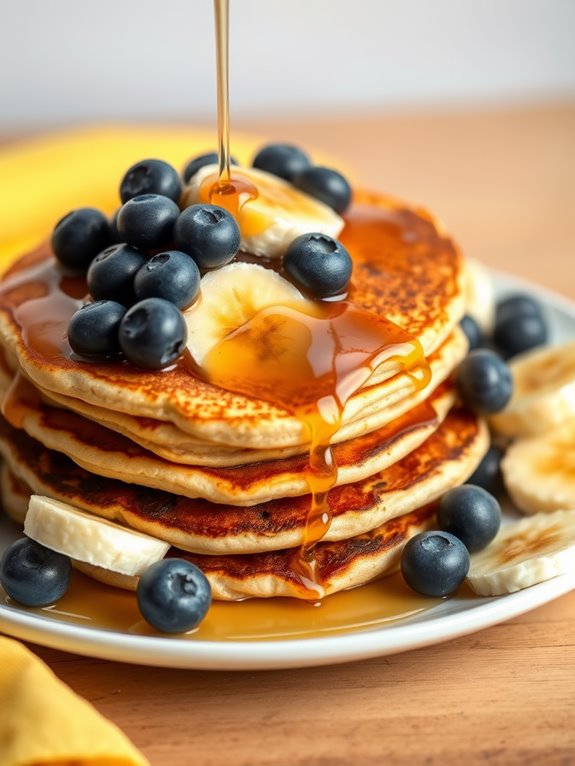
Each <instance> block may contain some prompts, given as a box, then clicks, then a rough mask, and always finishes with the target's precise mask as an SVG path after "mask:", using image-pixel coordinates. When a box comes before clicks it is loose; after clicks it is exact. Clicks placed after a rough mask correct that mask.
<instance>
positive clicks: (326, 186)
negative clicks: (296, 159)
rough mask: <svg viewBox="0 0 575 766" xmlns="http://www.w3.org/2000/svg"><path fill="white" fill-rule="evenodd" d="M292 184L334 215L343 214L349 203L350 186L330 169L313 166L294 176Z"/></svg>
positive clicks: (335, 171)
mask: <svg viewBox="0 0 575 766" xmlns="http://www.w3.org/2000/svg"><path fill="white" fill-rule="evenodd" d="M292 183H293V185H294V186H296V187H297V188H298V189H301V191H303V192H306V194H309V195H310V196H312V197H315V198H316V199H319V200H321V202H323V203H325V204H326V205H328V206H329V207H331V208H333V209H334V210H335V212H336V213H344V212H345V211H346V210H347V208H348V207H349V203H350V202H351V186H350V185H349V184H348V182H347V181H346V179H345V178H344V177H343V176H342V175H341V173H338V172H337V170H332V169H331V168H324V167H320V166H319V165H314V166H313V167H311V168H307V169H306V170H302V171H301V173H298V174H297V175H295V176H294V177H293V179H292Z"/></svg>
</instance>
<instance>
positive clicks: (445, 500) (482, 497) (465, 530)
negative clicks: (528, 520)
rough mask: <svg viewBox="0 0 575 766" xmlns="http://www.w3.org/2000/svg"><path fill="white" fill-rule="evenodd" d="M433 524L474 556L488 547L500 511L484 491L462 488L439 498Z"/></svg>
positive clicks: (497, 525) (496, 529) (496, 530)
mask: <svg viewBox="0 0 575 766" xmlns="http://www.w3.org/2000/svg"><path fill="white" fill-rule="evenodd" d="M437 523H438V524H439V527H440V529H442V530H443V531H444V532H449V533H450V534H452V535H455V537H457V538H459V539H460V540H461V542H462V543H463V545H465V547H466V548H467V550H468V551H469V552H470V553H474V552H475V551H480V550H481V549H482V548H485V546H486V545H489V543H490V542H491V541H492V540H493V538H494V537H495V535H496V534H497V532H498V531H499V527H500V526H501V508H500V506H499V503H498V502H497V500H496V499H495V498H494V497H493V495H491V494H489V492H487V490H485V489H482V488H481V487H476V486H473V485H472V484H464V485H463V486H461V487H455V488H454V489H451V490H449V492H446V493H445V495H443V497H442V498H441V500H440V502H439V507H438V509H437Z"/></svg>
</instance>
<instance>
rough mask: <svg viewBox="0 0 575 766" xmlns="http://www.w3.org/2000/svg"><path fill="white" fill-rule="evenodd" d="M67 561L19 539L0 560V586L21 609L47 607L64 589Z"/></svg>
mask: <svg viewBox="0 0 575 766" xmlns="http://www.w3.org/2000/svg"><path fill="white" fill-rule="evenodd" d="M71 569H72V567H71V564H70V559H69V558H68V557H67V556H63V555H62V554H61V553H56V551H52V550H50V549H49V548H45V547H44V546H43V545H40V544H39V543H37V542H35V541H34V540H30V539H29V538H28V537H23V538H22V539H21V540H17V541H16V542H15V543H13V544H12V545H11V546H10V547H9V548H7V550H6V551H5V552H4V555H3V556H2V560H1V561H0V584H1V585H2V587H3V588H4V590H5V591H6V593H7V594H8V595H9V596H10V598H13V599H14V601H17V602H18V603H19V604H23V605H24V606H48V605H49V604H53V603H55V602H56V601H58V599H59V598H62V596H63V595H64V593H66V591H67V589H68V582H69V580H70V572H71Z"/></svg>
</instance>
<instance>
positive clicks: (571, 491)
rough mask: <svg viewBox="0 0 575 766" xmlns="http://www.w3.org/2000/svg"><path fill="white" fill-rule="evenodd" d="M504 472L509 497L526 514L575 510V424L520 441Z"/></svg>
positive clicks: (507, 456)
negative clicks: (562, 509)
mask: <svg viewBox="0 0 575 766" xmlns="http://www.w3.org/2000/svg"><path fill="white" fill-rule="evenodd" d="M501 472H502V474H503V481H504V482H505V486H506V488H507V491H508V493H509V496H510V497H511V499H512V500H513V502H514V503H515V505H516V506H517V508H519V509H520V510H521V511H524V512H525V513H538V512H539V511H547V512H549V511H555V510H557V509H558V508H575V421H571V422H568V423H565V424H564V425H563V426H560V427H559V428H554V429H553V430H551V431H549V432H548V433H546V434H542V435H541V436H532V437H531V438H529V439H519V440H518V441H516V442H515V443H514V444H512V445H511V446H510V447H509V448H508V449H507V452H506V454H505V457H504V458H503V460H502V461H501Z"/></svg>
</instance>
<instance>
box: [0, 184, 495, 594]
mask: <svg viewBox="0 0 575 766" xmlns="http://www.w3.org/2000/svg"><path fill="white" fill-rule="evenodd" d="M345 221H346V225H345V228H344V231H343V233H342V235H341V237H340V239H341V241H342V242H343V243H344V245H345V246H346V248H347V249H348V251H349V252H350V255H351V256H352V259H353V261H354V271H353V278H352V288H351V291H350V294H349V300H350V301H352V302H353V303H354V304H355V305H357V306H359V307H361V308H362V309H365V310H366V311H369V312H372V313H373V314H375V315H377V316H381V317H385V318H386V319H388V320H390V321H392V322H394V323H395V324H396V325H398V326H399V327H401V328H402V329H403V330H405V331H407V332H408V333H410V335H411V336H412V337H413V338H414V340H416V341H418V342H419V343H420V344H421V347H422V349H423V351H424V353H425V356H426V358H427V361H428V363H429V366H430V370H431V380H430V382H429V383H428V384H427V385H425V386H424V387H423V388H422V387H421V386H420V385H418V382H417V380H416V379H415V377H414V376H413V375H412V374H411V373H410V372H409V370H405V369H401V367H398V365H397V364H394V363H391V361H388V362H387V363H382V364H381V365H380V366H379V367H378V368H377V369H375V370H374V371H373V374H372V375H371V377H370V378H369V380H367V381H366V383H365V384H364V385H363V386H362V388H361V389H360V390H358V391H357V392H356V393H355V394H354V395H353V396H352V397H351V398H350V399H349V401H348V402H347V403H346V405H345V408H344V410H343V413H342V422H341V427H340V428H339V430H338V431H337V433H336V434H335V436H334V438H333V440H332V442H333V444H334V448H333V453H334V456H335V460H336V463H337V467H338V472H337V482H336V486H335V488H334V489H332V490H331V491H330V493H329V495H328V505H329V508H330V512H331V516H332V520H331V524H330V526H329V529H328V531H327V533H326V534H325V536H324V537H323V538H322V540H321V541H320V542H319V543H318V544H317V545H316V547H315V551H314V557H315V565H316V566H315V572H316V576H317V578H318V583H319V584H320V585H321V587H322V588H323V589H324V591H325V594H326V595H328V594H330V593H334V592H336V591H339V590H342V589H345V588H349V587H353V586H356V585H360V584H362V583H365V582H367V581H369V580H371V579H373V578H375V577H378V576H380V575H382V574H385V573H386V572H389V571H391V570H393V569H394V568H395V567H396V566H397V563H398V560H399V556H400V553H401V549H402V547H403V544H404V543H405V541H406V540H407V539H408V538H409V537H411V536H412V535H414V534H416V533H417V532H419V531H421V530H423V529H425V528H427V527H429V525H430V524H432V523H433V513H434V502H435V501H436V500H437V499H438V498H439V497H440V496H441V495H442V494H443V493H444V492H445V491H447V490H448V489H450V488H452V487H454V486H456V485H458V484H461V483H462V482H464V481H465V480H466V478H467V477H468V476H469V475H470V474H471V473H472V472H473V471H474V469H475V467H476V466H477V464H478V463H479V461H480V460H481V458H482V457H483V455H484V453H485V451H486V449H487V446H488V445H487V441H488V439H487V433H486V429H485V426H484V424H483V423H482V422H481V421H480V420H479V419H478V418H477V417H476V416H475V415H474V414H473V413H471V412H469V411H467V410H465V409H463V408H462V407H461V406H459V405H458V403H457V397H456V393H455V390H454V387H453V383H452V380H451V378H452V373H453V371H454V369H455V368H456V367H457V365H458V364H459V362H460V361H461V359H462V358H463V356H464V355H465V353H466V352H467V341H466V339H465V337H464V335H463V334H462V332H461V330H460V329H459V326H458V322H459V320H460V318H461V316H462V314H463V311H464V276H465V274H464V271H465V268H464V262H463V259H462V257H461V255H460V253H459V252H458V250H457V248H456V247H455V246H454V244H453V243H452V241H451V240H450V239H449V237H448V236H447V235H446V234H445V233H444V232H443V231H442V230H441V228H440V227H439V226H438V225H437V224H436V223H435V222H434V220H433V219H432V218H431V217H430V216H429V215H428V214H427V213H425V212H423V211H415V210H412V209H410V208H408V207H406V206H405V205H403V204H400V203H397V202H395V201H393V200H390V199H388V198H386V197H381V196H376V195H374V194H369V193H361V192H356V194H355V196H354V204H353V206H352V209H351V211H350V212H349V213H348V214H347V215H346V217H345ZM86 292H87V289H86V284H85V281H84V280H83V279H81V278H71V277H67V276H64V275H63V274H62V273H61V272H60V270H59V267H58V266H57V264H56V261H55V259H54V258H53V256H52V255H51V253H50V250H49V248H48V247H43V248H41V249H40V250H38V251H36V252H34V253H32V254H30V255H28V256H26V257H24V258H22V259H21V260H20V261H18V262H17V263H16V264H15V265H14V266H13V267H12V269H11V270H10V271H9V273H8V274H7V275H6V276H5V278H4V281H3V283H2V285H0V344H1V347H2V351H3V358H2V365H1V374H0V388H1V389H2V393H3V401H4V404H3V414H4V418H3V419H2V421H1V423H0V452H1V453H2V455H3V457H4V460H5V465H4V467H3V471H2V493H3V499H4V505H5V508H6V510H7V511H8V512H9V513H10V514H11V515H12V516H14V517H16V518H19V519H21V518H22V514H23V513H24V512H25V508H26V499H27V496H29V494H30V493H32V492H33V493H37V494H42V495H47V496H50V497H53V498H55V499H57V500H62V501H64V502H67V503H69V504H71V505H74V506H76V507H78V508H82V509H84V510H87V511H89V512H91V513H93V514H95V515H98V516H101V517H105V518H107V519H110V520H114V521H117V522H119V523H122V524H125V525H127V526H129V527H131V528H133V529H136V530H139V531H142V532H145V533H147V534H150V535H153V536H155V537H157V538H160V539H163V540H165V541H167V542H169V543H170V544H171V545H172V546H173V548H172V549H171V551H170V553H169V555H177V556H183V557H185V558H188V559H189V560H191V561H193V562H194V563H196V564H197V565H198V566H200V567H201V568H202V570H203V571H204V572H205V574H206V575H207V577H208V579H209V580H210V583H211V585H212V591H213V596H214V597H215V598H217V599H239V598H245V597H269V596H295V597H299V598H309V589H308V587H307V586H306V585H305V583H304V582H303V581H302V578H301V576H300V575H299V574H298V572H297V567H296V568H294V566H293V562H294V557H295V556H296V555H297V550H298V548H299V547H300V546H301V545H302V543H303V542H304V539H305V535H306V522H307V517H308V512H309V509H310V495H309V486H308V482H307V466H308V453H309V438H310V437H309V433H308V431H307V430H306V427H305V424H303V423H302V422H301V421H300V420H299V419H298V418H297V417H295V416H294V415H292V414H290V413H289V412H287V411H285V410H283V409H281V408H279V407H277V406H275V405H274V404H272V403H271V402H268V401H260V400H257V399H254V398H247V397H244V396H241V395H238V394H233V393H230V392H229V391H226V390H223V389H222V388H219V387H217V386H214V385H211V384H209V383H207V382H206V381H204V380H201V379H200V378H199V377H197V376H195V375H194V374H193V373H192V372H191V371H190V369H189V368H188V367H187V366H186V365H181V364H180V365H175V366H174V367H172V368H169V369H167V370H163V371H160V372H150V371H145V370H141V369H137V368H135V367H132V366H131V365H130V364H128V363H127V362H126V361H106V362H88V361H85V360H80V359H78V358H77V357H74V355H73V354H72V352H71V350H70V348H69V346H68V343H67V338H66V331H67V325H68V321H69V319H70V316H71V315H72V314H73V313H74V311H76V309H77V308H78V307H79V306H80V305H81V303H82V301H83V299H84V298H85V296H86ZM90 573H91V574H92V575H93V576H96V577H98V578H100V579H102V580H103V581H105V582H111V583H114V584H117V585H121V586H124V587H134V581H133V579H130V578H128V579H126V578H121V577H116V576H114V574H113V573H110V572H107V571H104V570H98V569H96V568H94V567H91V568H90Z"/></svg>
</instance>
